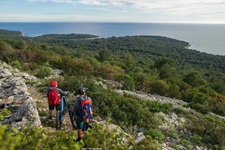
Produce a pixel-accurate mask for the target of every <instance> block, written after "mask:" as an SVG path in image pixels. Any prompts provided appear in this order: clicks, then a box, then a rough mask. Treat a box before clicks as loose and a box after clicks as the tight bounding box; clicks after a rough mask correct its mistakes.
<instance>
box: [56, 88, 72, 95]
mask: <svg viewBox="0 0 225 150" xmlns="http://www.w3.org/2000/svg"><path fill="white" fill-rule="evenodd" d="M57 90H58V93H59V94H60V95H67V94H69V91H63V90H61V89H60V88H57Z"/></svg>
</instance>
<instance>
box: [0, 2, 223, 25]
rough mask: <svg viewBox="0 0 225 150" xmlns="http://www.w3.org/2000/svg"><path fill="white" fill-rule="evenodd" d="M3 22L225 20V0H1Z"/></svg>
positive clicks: (0, 12) (0, 15) (188, 21)
mask: <svg viewBox="0 0 225 150" xmlns="http://www.w3.org/2000/svg"><path fill="white" fill-rule="evenodd" d="M0 22H147V23H148V22H149V23H150V22H159V23H225V0H0Z"/></svg>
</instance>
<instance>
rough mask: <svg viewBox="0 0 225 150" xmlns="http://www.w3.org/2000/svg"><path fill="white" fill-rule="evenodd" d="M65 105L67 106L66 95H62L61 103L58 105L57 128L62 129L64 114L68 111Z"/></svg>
mask: <svg viewBox="0 0 225 150" xmlns="http://www.w3.org/2000/svg"><path fill="white" fill-rule="evenodd" d="M65 106H66V100H65V96H64V95H60V101H59V104H58V105H57V106H56V117H55V123H56V130H61V127H62V121H63V116H64V115H65V113H66V107H65Z"/></svg>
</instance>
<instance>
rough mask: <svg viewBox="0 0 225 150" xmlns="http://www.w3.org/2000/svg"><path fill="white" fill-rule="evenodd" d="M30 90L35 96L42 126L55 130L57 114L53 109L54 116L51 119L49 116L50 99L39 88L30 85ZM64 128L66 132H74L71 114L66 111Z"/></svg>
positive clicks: (32, 95)
mask: <svg viewBox="0 0 225 150" xmlns="http://www.w3.org/2000/svg"><path fill="white" fill-rule="evenodd" d="M28 92H29V93H30V94H31V97H33V100H34V101H35V103H36V105H37V110H38V112H39V116H40V119H41V122H42V126H43V127H44V128H48V130H50V131H55V130H56V128H55V115H56V111H55V109H54V111H53V118H52V119H51V120H49V119H48V118H47V117H48V99H47V97H46V95H45V94H44V93H41V92H39V91H38V90H37V88H35V87H32V86H28ZM62 130H63V131H65V132H72V131H74V129H73V127H72V124H71V122H70V118H69V114H68V112H66V114H65V115H64V117H63V124H62Z"/></svg>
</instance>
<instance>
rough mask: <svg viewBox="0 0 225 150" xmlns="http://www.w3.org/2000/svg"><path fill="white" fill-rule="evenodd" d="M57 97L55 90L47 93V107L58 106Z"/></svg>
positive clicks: (52, 89)
mask: <svg viewBox="0 0 225 150" xmlns="http://www.w3.org/2000/svg"><path fill="white" fill-rule="evenodd" d="M59 100H60V99H59V96H58V91H57V88H51V89H50V90H49V91H48V103H49V105H54V106H56V105H57V104H59Z"/></svg>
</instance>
